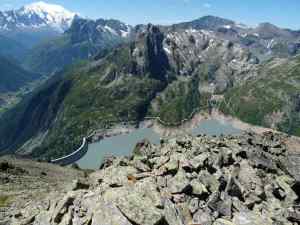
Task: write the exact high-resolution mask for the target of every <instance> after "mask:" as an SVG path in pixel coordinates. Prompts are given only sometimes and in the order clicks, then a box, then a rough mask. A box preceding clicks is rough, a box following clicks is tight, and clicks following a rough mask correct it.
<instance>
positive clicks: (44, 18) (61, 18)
mask: <svg viewBox="0 0 300 225" xmlns="http://www.w3.org/2000/svg"><path fill="white" fill-rule="evenodd" d="M75 15H76V13H74V12H71V11H69V10H67V9H65V8H64V7H62V6H60V5H54V4H48V3H45V2H42V1H39V2H34V3H31V4H28V5H25V6H23V7H22V8H20V9H19V10H10V11H6V12H0V28H2V29H6V30H12V29H16V28H39V27H45V26H49V27H52V28H55V29H57V30H58V31H61V32H62V31H65V30H66V29H68V28H69V27H70V25H71V23H72V21H73V19H74V17H75Z"/></svg>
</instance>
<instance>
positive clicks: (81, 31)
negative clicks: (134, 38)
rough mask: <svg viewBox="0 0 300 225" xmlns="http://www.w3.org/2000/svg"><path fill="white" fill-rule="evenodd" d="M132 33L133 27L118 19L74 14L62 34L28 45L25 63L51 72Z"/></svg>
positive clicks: (95, 52) (97, 51) (105, 48)
mask: <svg viewBox="0 0 300 225" xmlns="http://www.w3.org/2000/svg"><path fill="white" fill-rule="evenodd" d="M131 34H132V27H131V26H129V25H126V24H125V23H122V22H120V21H118V20H104V19H99V20H89V19H82V18H79V17H77V18H75V19H74V21H73V23H72V25H71V27H70V29H68V30H67V31H66V32H65V33H64V34H62V35H60V36H59V37H57V38H55V39H53V40H51V41H48V42H44V43H41V44H40V45H37V46H36V47H34V48H33V49H31V51H30V54H28V56H27V57H26V60H25V65H26V67H27V68H31V69H33V70H34V71H37V72H40V73H44V74H51V73H52V72H55V71H59V70H61V69H63V68H64V67H65V66H67V65H70V64H72V63H75V62H77V61H79V60H85V59H88V58H91V57H93V56H95V55H97V54H100V53H101V52H106V51H108V50H110V49H112V48H114V47H116V46H118V45H120V44H123V43H126V42H128V41H129V40H130V37H131Z"/></svg>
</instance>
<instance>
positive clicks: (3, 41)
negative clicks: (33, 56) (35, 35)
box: [0, 35, 27, 60]
mask: <svg viewBox="0 0 300 225" xmlns="http://www.w3.org/2000/svg"><path fill="white" fill-rule="evenodd" d="M26 52H27V47H26V46H24V45H22V44H21V43H19V42H17V41H14V40H13V39H10V38H7V37H5V36H2V35H0V55H2V56H7V57H12V58H15V59H18V60H20V59H22V58H23V57H24V56H25V54H26Z"/></svg>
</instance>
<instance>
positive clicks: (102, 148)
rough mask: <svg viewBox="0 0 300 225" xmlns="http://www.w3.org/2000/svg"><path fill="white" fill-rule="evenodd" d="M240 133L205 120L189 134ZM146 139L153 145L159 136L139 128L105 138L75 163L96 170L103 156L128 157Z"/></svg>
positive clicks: (229, 125)
mask: <svg viewBox="0 0 300 225" xmlns="http://www.w3.org/2000/svg"><path fill="white" fill-rule="evenodd" d="M240 133H241V131H240V130H238V129H236V128H234V127H233V126H232V125H231V124H229V123H221V122H219V121H217V120H206V121H203V122H201V124H200V125H199V126H198V127H196V128H194V129H192V131H191V134H192V135H194V136H196V135H199V134H207V135H221V134H225V135H228V134H232V135H238V134H240ZM145 138H147V139H148V140H149V141H150V142H152V143H153V144H158V143H159V140H160V136H159V134H157V133H155V132H154V131H153V129H151V128H141V129H138V130H135V131H133V132H131V133H129V134H123V135H118V136H114V137H109V138H105V139H104V140H101V141H99V142H97V143H93V144H90V145H89V150H88V152H87V153H86V155H85V156H83V158H81V159H80V160H79V161H77V164H78V165H79V166H80V167H81V168H83V169H98V168H99V166H100V165H101V162H102V160H103V158H104V157H105V156H110V155H114V156H129V155H130V154H131V152H132V150H133V149H134V147H135V145H136V143H137V142H139V141H141V140H143V139H145Z"/></svg>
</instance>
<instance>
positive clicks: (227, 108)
mask: <svg viewBox="0 0 300 225" xmlns="http://www.w3.org/2000/svg"><path fill="white" fill-rule="evenodd" d="M259 73H260V76H259V77H257V78H256V79H253V80H251V81H249V82H247V83H246V84H244V85H241V86H239V87H236V88H233V89H232V90H230V91H228V93H226V95H225V99H226V104H223V106H222V110H223V112H225V113H227V114H230V115H233V116H235V117H238V118H240V119H241V120H243V121H246V122H248V123H251V124H255V125H260V126H265V127H271V128H274V129H279V130H281V131H284V132H286V133H289V134H292V135H297V136H300V114H299V112H300V108H299V106H300V56H297V57H294V58H292V59H274V60H271V61H269V62H266V63H265V64H263V65H261V68H260V72H259Z"/></svg>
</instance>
